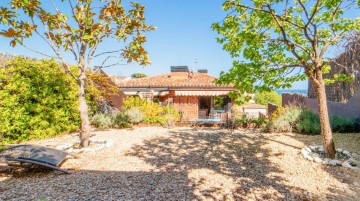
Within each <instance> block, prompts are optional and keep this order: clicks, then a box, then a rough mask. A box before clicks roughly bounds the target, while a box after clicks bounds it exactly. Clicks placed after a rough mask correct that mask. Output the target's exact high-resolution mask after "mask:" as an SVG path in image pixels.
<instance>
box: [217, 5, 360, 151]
mask: <svg viewBox="0 0 360 201" xmlns="http://www.w3.org/2000/svg"><path fill="white" fill-rule="evenodd" d="M356 3H357V2H356V1H355V0H354V1H339V0H294V1H289V0H277V1H274V0H252V1H251V3H249V4H245V3H243V2H242V1H241V0H227V1H225V2H224V4H223V9H224V10H225V11H227V12H228V14H227V16H226V17H225V19H224V20H223V21H221V22H218V23H214V24H213V25H212V28H213V29H214V30H215V31H217V32H218V34H220V35H221V36H220V37H219V38H218V39H217V40H218V42H219V43H220V44H222V45H223V48H224V50H226V51H228V52H229V53H230V55H231V56H232V57H233V58H234V59H235V61H234V62H233V66H232V68H231V69H230V71H229V72H227V73H225V72H222V73H221V76H220V79H219V80H218V83H222V84H229V83H233V84H234V86H235V87H236V88H237V89H238V91H237V93H236V94H234V95H239V94H244V93H254V92H255V91H260V92H261V91H267V90H275V89H278V88H288V87H290V86H291V84H292V83H293V82H295V81H299V80H305V79H306V78H309V79H310V81H311V82H313V83H314V85H315V88H316V94H317V100H318V108H319V114H320V122H321V134H322V139H323V146H324V149H325V154H326V155H327V156H328V157H330V158H334V157H335V153H336V151H335V146H334V141H333V138H332V133H331V128H330V123H329V115H328V108H327V102H326V93H325V82H324V79H323V73H324V72H325V71H328V70H329V68H331V67H330V65H329V59H328V58H326V56H327V51H328V49H329V47H332V46H334V45H336V44H337V43H338V41H339V40H341V39H343V38H344V37H346V35H347V34H348V33H349V32H351V31H353V30H359V28H360V26H359V24H360V18H357V19H347V18H345V17H344V12H345V11H347V10H348V9H353V8H354V7H356V6H357V5H356ZM358 4H359V2H358ZM241 56H242V59H243V61H240V58H241Z"/></svg>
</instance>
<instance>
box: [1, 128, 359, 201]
mask: <svg viewBox="0 0 360 201" xmlns="http://www.w3.org/2000/svg"><path fill="white" fill-rule="evenodd" d="M92 138H94V139H110V140H113V141H114V145H113V146H112V147H110V148H106V149H103V150H100V151H96V152H88V153H79V154H78V155H77V156H78V157H79V158H77V159H68V160H66V161H65V162H64V163H63V164H62V166H61V167H62V168H65V169H71V170H74V173H73V174H71V175H65V174H62V173H59V172H54V171H52V172H46V171H45V172H44V171H42V172H33V171H32V172H30V173H29V172H25V173H24V172H22V173H17V174H15V175H10V174H4V173H3V174H0V181H1V182H0V200H357V199H358V198H359V197H360V171H358V170H350V169H345V168H342V167H330V166H323V165H321V164H317V163H313V162H309V161H306V160H304V159H303V158H302V156H301V154H300V149H301V148H302V147H304V146H305V145H318V144H320V143H321V137H320V136H304V135H296V134H262V133H258V132H256V131H253V130H248V131H244V130H243V131H235V132H233V133H230V132H229V131H227V130H222V129H214V128H199V129H196V128H176V129H163V128H154V127H151V128H150V127H149V128H136V129H134V130H109V131H97V132H93V137H92ZM77 140H78V138H77V136H76V134H72V135H65V136H60V137H56V138H52V139H46V140H40V141H33V142H31V143H33V144H39V145H43V146H49V147H55V146H56V145H59V144H65V143H68V142H76V141H77ZM335 140H336V142H337V145H338V147H339V148H346V149H348V150H349V151H352V152H357V153H360V147H359V144H360V135H359V134H346V135H345V134H342V135H335Z"/></svg>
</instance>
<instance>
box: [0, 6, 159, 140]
mask: <svg viewBox="0 0 360 201" xmlns="http://www.w3.org/2000/svg"><path fill="white" fill-rule="evenodd" d="M4 4H5V3H3V6H0V23H2V24H3V25H4V27H5V28H7V30H3V31H1V32H0V35H2V36H4V37H8V38H11V39H12V40H11V42H10V45H11V46H13V47H15V46H16V45H17V44H20V45H22V46H24V47H25V48H27V49H29V50H32V51H34V52H37V53H39V54H41V55H43V56H47V57H55V58H57V59H58V60H59V61H60V62H61V63H62V68H63V70H64V71H65V72H66V73H68V74H69V75H71V76H72V77H73V78H74V79H75V80H76V81H77V85H78V98H79V111H80V119H81V133H80V146H81V147H87V146H88V144H89V136H90V122H89V115H88V105H87V103H86V100H85V86H86V80H87V79H86V78H87V77H86V74H85V72H86V69H88V68H89V66H90V65H91V62H92V60H93V59H94V58H103V59H104V60H103V62H102V65H101V66H100V68H105V67H110V66H115V65H119V64H121V62H120V63H113V64H109V61H111V59H112V58H124V59H126V61H127V62H132V61H135V62H139V63H140V64H141V65H146V64H149V63H150V61H149V58H148V54H147V52H146V51H145V49H144V48H143V44H144V43H145V42H146V37H145V36H144V35H143V34H142V33H143V32H146V31H151V30H154V27H152V26H148V25H146V24H145V17H144V6H142V5H140V4H138V3H131V5H130V6H131V8H130V10H128V11H126V10H125V8H124V7H123V5H122V4H121V1H119V0H99V1H93V0H62V1H56V2H55V1H53V0H50V1H48V4H47V5H43V4H41V2H40V1H39V0H9V3H8V4H7V5H4ZM49 5H50V6H49ZM60 7H61V8H62V9H64V8H68V10H69V13H66V9H64V10H63V12H62V11H61V10H60V9H59V8H60ZM21 11H22V12H23V14H19V13H21ZM69 15H70V17H69ZM33 36H38V37H40V38H41V39H43V40H44V41H45V42H46V43H47V44H48V45H49V46H50V47H51V49H52V51H53V53H54V54H55V56H52V55H49V54H47V53H43V52H41V51H39V50H36V49H35V48H33V47H29V46H28V45H26V43H25V39H27V38H31V37H33ZM107 39H108V40H116V42H117V41H120V40H121V41H122V42H123V44H126V46H125V47H124V48H123V49H121V47H118V48H117V49H114V50H111V49H110V50H108V51H106V52H99V51H98V48H99V45H100V44H102V43H103V42H104V41H105V40H107ZM119 46H120V45H119ZM65 52H66V53H70V54H71V55H72V56H73V58H74V61H75V63H76V65H77V67H78V73H77V74H76V73H73V72H71V70H70V65H69V64H68V63H67V62H66V61H65V59H64V58H65V57H64V55H63V53H65Z"/></svg>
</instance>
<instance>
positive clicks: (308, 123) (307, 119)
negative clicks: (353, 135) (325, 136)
mask: <svg viewBox="0 0 360 201" xmlns="http://www.w3.org/2000/svg"><path fill="white" fill-rule="evenodd" d="M275 113H276V118H274V119H272V121H271V122H269V123H268V125H267V126H266V128H267V130H268V131H270V132H292V131H294V130H295V131H297V132H299V133H304V134H315V135H318V134H320V133H321V126H320V119H319V115H318V114H316V113H315V112H313V111H312V110H308V109H305V108H301V107H290V108H287V109H283V108H281V109H280V110H279V111H276V112H275ZM330 125H331V129H332V131H333V132H337V133H349V132H359V131H360V126H359V125H360V124H359V123H358V121H357V120H355V119H350V118H346V117H339V116H331V117H330Z"/></svg>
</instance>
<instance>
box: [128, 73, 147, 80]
mask: <svg viewBox="0 0 360 201" xmlns="http://www.w3.org/2000/svg"><path fill="white" fill-rule="evenodd" d="M130 77H131V78H132V79H138V78H143V77H147V75H145V74H144V73H134V74H132V75H131V76H130Z"/></svg>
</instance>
